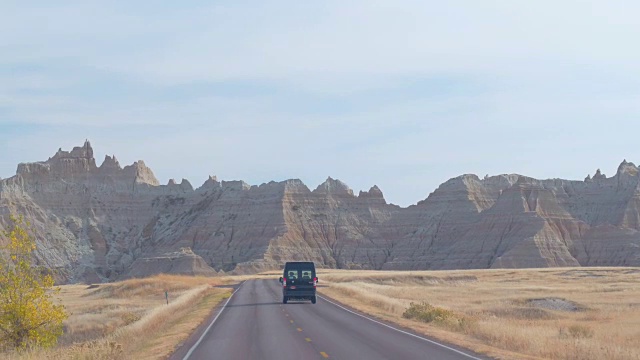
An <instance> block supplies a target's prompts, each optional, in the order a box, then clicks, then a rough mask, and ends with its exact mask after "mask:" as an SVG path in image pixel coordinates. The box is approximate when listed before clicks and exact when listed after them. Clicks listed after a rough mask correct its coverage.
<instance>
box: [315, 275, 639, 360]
mask: <svg viewBox="0 0 640 360" xmlns="http://www.w3.org/2000/svg"><path fill="white" fill-rule="evenodd" d="M319 278H320V281H319V289H318V290H319V292H320V293H321V294H324V295H327V296H330V297H332V298H335V299H336V300H339V301H341V302H343V303H345V304H347V305H350V306H352V307H354V308H356V309H358V310H360V311H363V312H366V313H369V314H371V315H373V316H376V317H378V318H380V319H383V320H387V321H391V322H395V323H397V324H399V325H402V326H406V327H409V328H412V329H414V330H415V331H417V332H421V333H424V334H426V335H429V336H432V337H434V338H438V339H442V340H444V341H446V342H449V343H453V344H457V345H460V346H464V347H467V348H470V349H473V350H476V351H478V352H480V353H484V354H486V355H489V356H492V357H496V358H500V359H575V360H578V359H580V360H589V359H594V360H595V359H640V340H639V339H640V269H638V268H554V269H520V270H511V269H509V270H457V271H346V270H345V271H342V270H321V271H319ZM320 285H321V286H320Z"/></svg>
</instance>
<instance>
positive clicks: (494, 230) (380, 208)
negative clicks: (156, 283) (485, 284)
mask: <svg viewBox="0 0 640 360" xmlns="http://www.w3.org/2000/svg"><path fill="white" fill-rule="evenodd" d="M639 173H640V169H639V168H638V167H637V166H636V165H635V164H633V163H631V162H627V161H626V160H625V161H623V162H622V163H621V164H620V166H619V167H618V170H617V172H616V174H615V175H613V176H611V177H607V176H605V175H604V174H602V173H601V171H600V170H597V171H596V172H595V173H594V175H593V176H591V175H589V176H587V177H586V178H585V180H584V181H569V180H561V179H551V180H537V179H533V178H529V177H526V176H522V175H516V174H511V175H498V176H486V177H485V178H483V179H480V178H478V176H476V175H468V174H467V175H462V176H459V177H456V178H453V179H450V180H448V181H446V182H445V183H443V184H442V185H440V186H439V187H438V188H437V189H436V190H435V191H434V192H433V193H431V194H430V195H429V196H428V197H427V198H426V199H424V200H422V201H420V202H418V203H417V205H412V206H409V207H407V208H401V207H398V206H396V205H392V204H387V202H386V200H385V198H384V195H383V193H382V191H381V190H380V189H379V188H378V187H377V186H375V185H374V186H372V187H371V189H370V190H369V191H361V192H360V193H359V194H358V195H354V193H353V190H351V189H350V188H349V187H348V186H347V185H346V184H344V183H343V182H341V181H340V180H337V179H333V178H331V177H329V178H328V179H327V180H326V181H325V182H324V183H322V184H320V185H319V186H318V187H317V188H316V189H314V190H313V191H311V190H310V189H309V188H308V187H307V186H306V185H305V184H304V183H302V182H301V181H300V180H297V179H291V180H285V181H281V182H273V181H272V182H270V183H267V184H262V185H260V186H255V185H253V186H252V185H249V184H247V183H245V182H243V181H218V179H217V178H216V177H215V176H211V177H209V179H207V181H205V183H204V184H203V185H201V186H200V187H197V188H194V187H193V186H192V185H191V183H189V181H187V180H186V179H182V180H181V181H180V182H177V181H175V180H173V179H172V180H170V181H169V183H168V184H167V185H160V184H159V182H158V180H157V179H156V177H155V175H154V174H153V171H152V170H151V169H150V168H148V167H147V166H146V165H145V163H144V162H143V161H141V160H140V161H137V162H135V163H133V164H132V165H128V166H125V167H124V168H123V167H121V165H120V164H119V162H118V160H117V159H116V157H115V156H106V157H105V159H104V161H103V162H102V164H101V165H100V166H97V165H96V161H95V159H94V157H93V148H92V147H91V144H90V143H89V141H86V142H85V143H84V144H83V145H82V146H79V147H75V148H73V149H72V150H71V151H63V150H62V149H60V150H58V152H56V154H55V155H54V156H52V157H51V158H49V159H48V160H46V161H42V162H35V163H21V164H19V165H18V169H17V173H16V175H15V176H13V177H11V178H8V179H3V180H0V215H1V216H0V227H6V225H7V221H8V217H9V214H11V213H13V214H23V215H24V216H26V218H27V219H28V220H29V221H30V223H31V224H32V225H33V229H34V231H35V236H36V238H37V243H38V249H37V251H36V256H37V260H38V261H39V262H40V263H41V264H43V265H45V266H47V267H49V268H50V269H52V270H54V272H55V274H56V276H57V278H58V280H59V281H66V282H78V281H90V282H95V281H108V280H113V279H117V278H123V277H128V276H133V275H135V276H145V275H149V274H152V273H154V272H166V271H169V272H186V273H191V272H192V273H199V274H205V273H207V274H208V273H210V274H213V273H216V272H220V271H225V272H228V271H234V272H237V273H244V272H252V271H257V270H263V269H270V268H274V267H276V266H278V265H279V264H281V263H282V262H284V261H287V260H313V261H315V262H316V263H318V264H319V265H320V266H324V267H338V268H363V269H468V268H502V267H551V266H640V181H639V179H640V176H639ZM185 249H188V250H185ZM167 254H172V255H167ZM178 262H179V263H178ZM178 264H179V265H178Z"/></svg>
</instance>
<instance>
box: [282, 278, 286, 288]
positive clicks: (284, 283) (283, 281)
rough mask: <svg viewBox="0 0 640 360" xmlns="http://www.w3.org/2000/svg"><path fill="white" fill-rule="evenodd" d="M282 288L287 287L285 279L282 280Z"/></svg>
mask: <svg viewBox="0 0 640 360" xmlns="http://www.w3.org/2000/svg"><path fill="white" fill-rule="evenodd" d="M282 287H287V278H282Z"/></svg>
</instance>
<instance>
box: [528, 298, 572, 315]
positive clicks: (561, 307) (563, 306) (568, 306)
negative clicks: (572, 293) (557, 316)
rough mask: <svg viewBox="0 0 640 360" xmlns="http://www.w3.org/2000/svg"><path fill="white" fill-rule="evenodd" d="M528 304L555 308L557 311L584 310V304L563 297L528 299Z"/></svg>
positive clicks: (549, 308)
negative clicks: (580, 304)
mask: <svg viewBox="0 0 640 360" xmlns="http://www.w3.org/2000/svg"><path fill="white" fill-rule="evenodd" d="M527 304H529V305H530V306H533V307H536V308H541V309H547V310H555V311H568V312H576V311H582V310H584V308H583V307H582V306H579V305H578V304H576V303H574V302H573V301H569V300H566V299H561V298H542V299H531V300H528V301H527Z"/></svg>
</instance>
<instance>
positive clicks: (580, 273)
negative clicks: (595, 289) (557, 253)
mask: <svg viewBox="0 0 640 360" xmlns="http://www.w3.org/2000/svg"><path fill="white" fill-rule="evenodd" d="M558 275H559V276H566V277H579V278H601V277H605V276H606V274H598V273H596V272H594V271H585V270H570V271H565V272H562V273H559V274H558Z"/></svg>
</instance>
